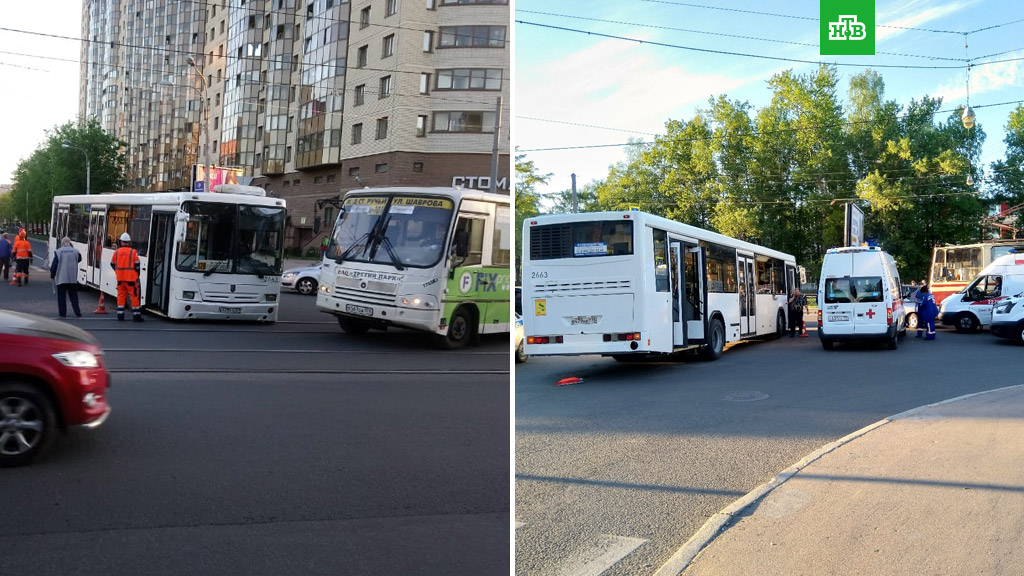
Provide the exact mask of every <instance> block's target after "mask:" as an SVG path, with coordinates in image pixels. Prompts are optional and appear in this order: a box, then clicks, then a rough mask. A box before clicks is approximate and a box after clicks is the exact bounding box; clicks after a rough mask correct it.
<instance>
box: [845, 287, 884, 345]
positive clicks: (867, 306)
mask: <svg viewBox="0 0 1024 576" xmlns="http://www.w3.org/2000/svg"><path fill="white" fill-rule="evenodd" d="M848 280H849V286H850V294H851V300H852V301H853V313H854V318H853V321H854V326H855V328H854V332H855V333H856V334H865V335H868V334H883V335H884V334H885V333H886V331H887V330H888V329H889V322H890V316H889V315H890V314H891V313H892V312H891V309H889V308H888V307H887V306H886V302H885V300H886V298H885V290H884V284H883V281H882V277H881V276H857V277H854V278H849V279H848Z"/></svg>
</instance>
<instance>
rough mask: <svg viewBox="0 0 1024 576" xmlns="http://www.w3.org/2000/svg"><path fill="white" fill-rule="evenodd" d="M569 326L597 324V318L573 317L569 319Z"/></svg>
mask: <svg viewBox="0 0 1024 576" xmlns="http://www.w3.org/2000/svg"><path fill="white" fill-rule="evenodd" d="M569 324H571V325H573V326H577V325H579V324H597V316H573V317H572V318H569Z"/></svg>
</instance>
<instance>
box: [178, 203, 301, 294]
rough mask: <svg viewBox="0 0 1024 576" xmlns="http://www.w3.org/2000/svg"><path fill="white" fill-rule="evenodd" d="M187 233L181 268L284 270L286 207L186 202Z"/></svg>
mask: <svg viewBox="0 0 1024 576" xmlns="http://www.w3.org/2000/svg"><path fill="white" fill-rule="evenodd" d="M182 210H184V211H185V212H187V213H188V215H189V217H188V222H187V224H186V229H185V239H184V240H183V241H181V242H179V243H178V252H177V256H176V261H175V264H176V266H177V269H178V270H181V271H183V272H203V273H204V274H206V275H210V274H213V273H214V272H216V273H221V274H255V275H257V276H260V277H263V276H265V275H279V274H281V264H282V257H281V251H282V248H283V242H284V238H283V230H284V219H285V211H284V209H283V208H278V207H266V206H245V205H235V204H217V203H212V202H184V203H183V204H182Z"/></svg>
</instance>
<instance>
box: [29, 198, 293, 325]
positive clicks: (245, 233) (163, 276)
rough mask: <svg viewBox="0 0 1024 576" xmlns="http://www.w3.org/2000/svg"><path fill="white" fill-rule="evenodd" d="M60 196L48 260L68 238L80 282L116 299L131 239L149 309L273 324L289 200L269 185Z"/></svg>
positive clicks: (170, 314) (145, 305)
mask: <svg viewBox="0 0 1024 576" xmlns="http://www.w3.org/2000/svg"><path fill="white" fill-rule="evenodd" d="M217 190H218V191H217V192H214V193H209V194H204V193H196V192H162V193H154V194H94V195H75V196H56V197H54V199H53V217H52V219H51V220H50V222H51V224H50V238H49V253H50V254H53V253H54V251H55V250H56V249H57V248H58V247H59V246H60V239H61V238H62V237H64V236H67V237H68V238H70V239H71V244H72V246H74V247H75V248H76V249H77V250H78V251H79V253H80V254H82V261H81V263H80V264H79V265H78V282H79V284H82V285H85V286H91V287H93V288H96V289H98V290H100V291H102V292H103V293H104V294H106V295H109V296H112V297H116V296H117V281H116V278H115V277H114V270H113V268H111V266H110V259H111V258H112V257H113V254H114V250H116V249H117V247H118V238H120V236H121V234H122V233H124V232H127V233H128V235H129V236H131V239H132V247H134V248H135V249H136V250H138V252H139V260H140V261H141V268H142V270H141V274H140V278H139V280H140V284H141V286H140V291H139V295H140V298H141V303H142V307H143V308H144V309H146V310H149V311H151V312H155V313H158V314H161V315H164V316H167V317H168V318H173V319H183V320H193V319H213V320H255V321H260V322H273V321H275V320H276V319H277V308H278V301H279V296H280V293H281V264H282V261H283V258H282V256H283V254H282V252H283V245H284V226H285V202H284V200H281V199H279V198H267V197H265V192H264V191H263V189H262V188H255V187H251V186H227V185H224V186H220V187H218V188H217Z"/></svg>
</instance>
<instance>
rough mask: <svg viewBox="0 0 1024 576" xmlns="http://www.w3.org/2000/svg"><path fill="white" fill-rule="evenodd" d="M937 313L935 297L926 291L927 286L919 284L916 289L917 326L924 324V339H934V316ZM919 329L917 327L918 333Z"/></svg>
mask: <svg viewBox="0 0 1024 576" xmlns="http://www.w3.org/2000/svg"><path fill="white" fill-rule="evenodd" d="M938 315H939V307H938V306H937V305H936V304H935V297H934V296H932V293H931V292H929V291H928V286H927V285H924V286H921V289H920V290H918V291H917V317H918V326H919V327H920V326H922V325H924V326H925V327H926V328H927V329H928V334H927V335H925V337H924V339H925V340H935V317H936V316H938ZM920 332H921V329H920V328H918V334H919V335H920Z"/></svg>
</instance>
